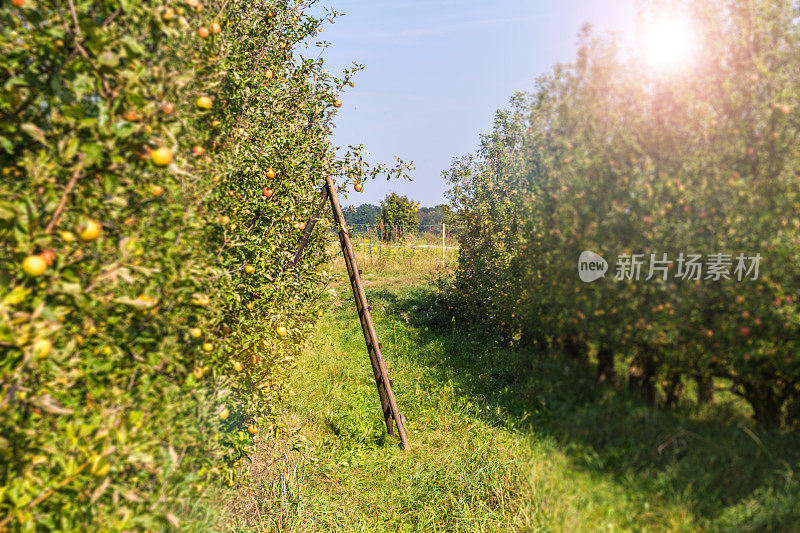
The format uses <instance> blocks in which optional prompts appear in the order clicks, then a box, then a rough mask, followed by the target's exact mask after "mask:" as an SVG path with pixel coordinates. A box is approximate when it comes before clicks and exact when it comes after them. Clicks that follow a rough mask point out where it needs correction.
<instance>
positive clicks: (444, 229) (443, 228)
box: [442, 222, 447, 263]
mask: <svg viewBox="0 0 800 533" xmlns="http://www.w3.org/2000/svg"><path fill="white" fill-rule="evenodd" d="M446 231H447V230H446V228H445V226H444V222H442V263H444V235H445V232H446Z"/></svg>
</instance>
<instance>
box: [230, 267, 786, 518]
mask: <svg viewBox="0 0 800 533" xmlns="http://www.w3.org/2000/svg"><path fill="white" fill-rule="evenodd" d="M365 270H366V269H365ZM367 279H369V278H367ZM373 280H374V281H372V283H371V284H370V286H369V287H368V297H369V299H370V301H371V303H372V306H373V317H374V319H375V322H376V326H377V330H378V335H379V337H380V339H381V340H382V342H383V345H384V355H385V358H386V362H387V366H388V369H389V373H390V375H391V377H392V378H393V380H394V384H395V386H394V388H395V394H396V396H397V399H398V402H399V405H400V409H401V411H402V412H403V413H404V414H405V416H406V418H407V424H406V429H407V431H408V434H409V439H410V441H411V446H412V449H411V451H409V452H404V451H403V450H401V449H400V448H399V446H398V442H397V440H395V439H394V438H392V437H388V436H386V435H385V426H384V425H383V422H382V419H381V414H380V404H379V401H378V397H377V392H376V389H375V384H374V381H373V379H372V375H371V373H372V371H371V368H370V364H369V360H368V357H367V354H366V350H365V347H364V339H363V336H362V333H361V330H360V327H359V324H358V320H357V318H356V315H355V310H354V306H353V304H352V295H351V294H350V293H349V292H348V291H349V287H348V286H347V285H345V284H344V283H342V284H340V286H339V287H337V289H338V292H339V299H338V300H337V302H336V304H335V306H334V308H333V309H331V310H330V311H329V312H328V314H327V315H326V317H325V318H324V319H323V321H322V323H321V324H320V327H319V330H318V334H317V342H316V345H315V346H314V348H313V349H312V350H309V351H308V352H307V353H306V354H305V355H304V356H303V358H302V359H301V360H300V361H299V363H298V364H299V366H298V369H297V371H296V373H295V376H294V380H293V388H294V391H295V395H294V396H293V397H292V399H291V401H289V402H288V403H287V404H286V405H285V406H284V409H285V412H284V414H283V416H284V419H285V424H286V432H285V434H284V435H283V436H282V437H281V438H280V439H277V440H272V441H269V442H264V443H262V444H261V445H260V447H259V451H258V453H257V455H256V456H255V457H254V461H253V464H252V466H251V473H252V477H253V481H252V482H251V483H250V484H249V485H248V486H246V487H245V489H244V490H242V491H241V492H239V493H238V495H237V497H236V498H235V499H234V501H233V502H232V503H231V505H230V509H231V510H232V511H233V513H232V514H233V515H234V516H235V517H236V519H235V522H236V523H237V524H238V526H237V527H239V528H241V529H248V528H249V529H248V530H255V531H302V532H305V531H347V532H350V531H354V532H358V531H476V532H477V531H486V532H494V531H570V532H571V531H625V530H629V531H694V530H698V529H703V530H710V531H717V530H718V531H795V530H798V528H800V526H798V524H800V510H799V509H800V505H799V504H800V482H799V480H798V475H797V474H796V473H795V471H796V470H798V468H799V467H800V446H798V444H800V438H798V435H797V434H780V433H778V432H772V433H766V432H763V431H759V430H757V429H755V428H754V427H752V426H751V425H750V424H749V422H747V420H746V419H745V418H744V417H740V416H738V415H737V414H736V413H731V412H730V411H728V410H724V409H722V408H720V409H705V410H703V411H699V410H698V411H691V410H683V411H681V412H668V411H662V410H658V409H654V408H652V407H648V406H646V405H644V404H642V403H641V402H639V401H637V400H636V399H634V398H630V397H626V396H625V395H620V394H612V392H611V391H609V390H608V389H606V388H604V387H603V386H600V385H598V384H596V382H595V381H594V380H593V379H592V378H591V373H590V372H589V369H584V368H580V367H577V366H573V365H570V364H568V363H565V362H564V361H562V360H559V359H557V358H555V357H547V356H544V355H542V354H534V353H531V352H529V351H525V350H516V349H511V348H508V347H504V346H499V345H497V344H494V343H491V342H488V341H487V340H486V337H485V336H484V335H481V334H480V333H479V332H467V331H465V330H464V329H463V328H460V327H457V325H455V324H454V321H453V318H452V317H450V316H448V315H447V310H446V306H445V305H443V303H444V302H443V301H442V299H441V296H440V295H439V294H438V293H437V291H436V289H435V288H434V286H433V285H432V284H429V283H424V282H421V281H420V279H419V278H417V279H416V280H415V281H414V282H411V283H410V282H409V281H408V280H407V279H398V278H396V277H380V276H378V277H375V278H373Z"/></svg>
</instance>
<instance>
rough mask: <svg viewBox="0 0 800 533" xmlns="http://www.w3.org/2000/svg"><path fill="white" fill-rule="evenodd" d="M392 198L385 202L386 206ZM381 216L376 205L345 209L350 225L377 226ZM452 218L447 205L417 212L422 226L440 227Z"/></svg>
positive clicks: (379, 208)
mask: <svg viewBox="0 0 800 533" xmlns="http://www.w3.org/2000/svg"><path fill="white" fill-rule="evenodd" d="M390 196H391V195H389V196H387V198H386V199H384V200H383V203H384V204H385V203H386V202H387V201H388V199H389V197H390ZM401 198H402V197H401ZM409 203H411V204H413V203H414V202H411V201H410V200H409ZM381 214H382V209H381V206H378V205H374V204H361V205H359V206H352V205H351V206H348V207H346V208H345V209H344V218H345V220H346V221H347V223H348V224H350V225H356V224H377V223H378V221H379V220H380V219H381ZM450 217H451V212H450V206H448V205H446V204H439V205H437V206H435V207H420V208H419V209H418V210H417V219H418V224H419V225H420V226H439V225H441V224H442V222H444V223H445V224H449V223H450V222H449V219H450Z"/></svg>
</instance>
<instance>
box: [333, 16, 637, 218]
mask: <svg viewBox="0 0 800 533" xmlns="http://www.w3.org/2000/svg"><path fill="white" fill-rule="evenodd" d="M323 5H326V6H329V7H334V8H336V9H337V11H339V12H343V13H346V16H343V17H340V18H339V19H337V21H336V23H335V24H333V25H328V26H326V29H325V31H324V33H323V34H322V37H323V38H324V39H325V40H327V41H329V42H331V43H332V44H333V46H332V47H330V48H328V49H327V50H326V52H325V53H324V55H323V57H325V58H326V63H325V67H326V69H327V70H328V71H329V72H331V73H336V72H341V70H342V69H343V68H345V67H347V66H349V65H351V64H352V62H353V61H357V62H359V63H361V64H363V65H365V66H366V69H365V70H363V71H361V72H360V73H358V75H357V77H356V79H355V82H356V86H355V88H347V89H346V91H345V92H344V94H343V95H342V100H343V102H344V105H343V106H342V108H341V109H340V110H339V115H338V117H337V119H336V130H335V137H334V144H336V145H337V146H341V147H347V145H348V144H355V145H358V144H361V143H363V144H364V147H365V148H366V149H367V150H368V151H369V152H370V159H371V160H373V161H375V160H377V161H384V162H387V163H392V162H393V161H394V156H395V154H396V155H398V156H400V157H401V158H403V159H404V160H406V161H413V162H414V166H415V169H414V171H413V172H412V177H413V181H411V182H409V181H399V180H393V181H386V180H385V179H379V180H371V181H369V182H367V183H366V184H365V188H364V192H362V193H361V194H355V193H352V194H350V195H349V198H347V199H346V200H343V203H344V204H345V205H350V204H355V205H358V204H362V203H373V204H378V203H379V202H380V200H381V199H382V198H384V197H385V196H386V194H387V193H389V192H397V193H399V194H404V195H408V196H409V197H410V198H411V199H413V200H415V201H418V202H420V203H421V204H422V205H423V206H433V205H436V204H438V203H447V200H446V198H445V195H444V193H445V190H446V184H445V182H444V180H443V179H442V176H441V173H442V171H443V170H446V169H448V168H449V167H450V162H451V161H452V159H453V158H454V157H459V156H461V155H464V154H466V153H469V152H472V151H474V150H475V149H476V148H477V146H478V142H479V135H480V134H481V133H485V132H488V131H490V130H491V126H492V120H493V118H494V113H495V111H496V110H497V109H499V108H503V107H505V106H506V105H507V102H508V99H509V97H510V96H511V95H512V94H513V93H514V92H515V91H525V90H530V89H532V88H533V83H534V80H535V78H536V77H537V76H538V75H540V74H542V73H545V72H547V71H548V70H549V69H550V68H551V66H552V65H554V64H555V63H557V62H564V61H571V60H572V59H573V58H574V56H575V51H576V41H577V35H578V32H579V30H580V28H581V26H582V25H583V24H584V23H587V22H589V23H592V24H593V25H594V26H595V28H596V30H597V31H599V32H606V31H620V32H623V33H624V34H626V35H630V34H631V33H632V31H633V27H634V19H635V13H636V5H635V0H527V1H525V0H516V1H511V0H503V1H496V2H486V1H483V2H481V1H472V0H466V1H465V0H459V1H456V0H408V1H401V0H325V1H324V3H323Z"/></svg>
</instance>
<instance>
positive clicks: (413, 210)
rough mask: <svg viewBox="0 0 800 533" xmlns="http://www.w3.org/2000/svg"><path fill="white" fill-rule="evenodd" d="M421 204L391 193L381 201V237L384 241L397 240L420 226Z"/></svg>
mask: <svg viewBox="0 0 800 533" xmlns="http://www.w3.org/2000/svg"><path fill="white" fill-rule="evenodd" d="M418 211H419V203H418V202H412V201H411V200H409V199H408V197H407V196H400V195H398V194H396V193H391V194H389V195H387V196H386V198H384V199H383V200H382V201H381V216H380V219H379V220H380V226H381V227H380V235H381V239H383V240H396V239H398V238H400V237H402V236H403V235H404V234H405V232H406V231H408V230H409V229H414V228H416V227H417V226H419V218H418V216H417V212H418Z"/></svg>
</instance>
